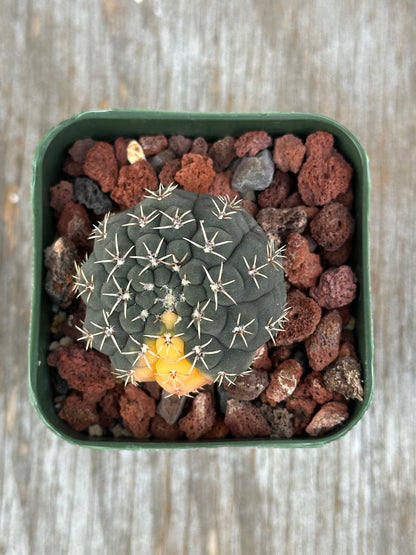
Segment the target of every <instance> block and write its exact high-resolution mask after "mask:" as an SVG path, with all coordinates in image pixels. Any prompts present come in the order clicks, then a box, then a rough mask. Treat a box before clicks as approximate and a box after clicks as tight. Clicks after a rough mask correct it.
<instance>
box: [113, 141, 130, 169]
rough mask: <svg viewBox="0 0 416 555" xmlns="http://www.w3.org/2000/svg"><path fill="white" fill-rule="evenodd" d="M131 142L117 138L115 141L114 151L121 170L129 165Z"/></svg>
mask: <svg viewBox="0 0 416 555" xmlns="http://www.w3.org/2000/svg"><path fill="white" fill-rule="evenodd" d="M130 141H131V139H125V138H124V137H117V139H116V140H115V141H114V151H115V156H116V160H117V164H118V167H119V168H121V167H123V166H128V164H129V161H128V160H127V146H128V144H129V142H130Z"/></svg>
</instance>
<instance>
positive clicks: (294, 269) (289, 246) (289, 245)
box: [284, 233, 322, 291]
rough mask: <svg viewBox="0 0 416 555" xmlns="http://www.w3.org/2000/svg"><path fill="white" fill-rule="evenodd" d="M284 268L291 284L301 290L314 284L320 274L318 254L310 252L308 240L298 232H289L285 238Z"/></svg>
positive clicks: (320, 267)
mask: <svg viewBox="0 0 416 555" xmlns="http://www.w3.org/2000/svg"><path fill="white" fill-rule="evenodd" d="M284 254H285V259H284V269H285V272H286V275H287V278H288V280H289V281H290V283H291V284H292V285H294V286H295V287H298V288H299V289H301V290H302V291H306V289H309V288H310V287H313V286H314V285H316V283H317V280H318V277H319V276H320V275H321V274H322V266H321V261H320V256H319V254H314V253H311V252H310V250H309V244H308V240H307V239H306V238H305V237H302V235H300V233H290V234H289V235H288V236H287V238H286V249H285V253H284Z"/></svg>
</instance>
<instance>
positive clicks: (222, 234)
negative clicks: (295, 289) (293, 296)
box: [75, 186, 286, 395]
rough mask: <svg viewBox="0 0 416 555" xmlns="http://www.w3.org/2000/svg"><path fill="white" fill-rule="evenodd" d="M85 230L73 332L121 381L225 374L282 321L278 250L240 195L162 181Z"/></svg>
mask: <svg viewBox="0 0 416 555" xmlns="http://www.w3.org/2000/svg"><path fill="white" fill-rule="evenodd" d="M92 238H93V239H94V249H93V252H92V253H91V255H90V256H89V258H88V259H86V260H85V262H83V263H82V265H80V266H77V268H76V276H75V278H76V279H75V283H76V288H77V289H78V295H79V296H81V297H82V300H83V301H84V302H85V304H86V315H85V321H84V324H83V327H82V337H81V339H82V340H84V341H85V342H86V346H87V348H91V347H93V348H94V349H97V350H98V351H101V352H102V353H105V354H106V355H108V356H109V357H110V360H111V363H112V365H113V367H114V373H115V374H116V375H117V376H119V377H120V378H123V379H124V380H125V383H127V382H131V383H134V384H138V383H139V382H145V381H153V380H156V381H157V382H158V383H159V384H160V386H161V387H162V388H163V389H165V390H166V391H168V392H169V393H172V394H177V395H186V394H188V393H190V392H192V391H194V390H196V389H198V388H199V387H202V386H203V385H205V384H208V383H211V382H214V381H222V380H223V379H226V380H228V381H230V382H232V381H234V379H235V378H236V376H238V375H239V374H241V373H243V372H246V371H247V370H248V369H249V367H250V364H251V362H252V361H253V358H254V357H255V355H256V351H257V349H258V348H259V347H261V346H262V345H263V344H264V343H265V342H266V341H268V340H269V339H272V340H273V339H274V337H275V335H276V333H277V332H278V331H279V329H280V326H281V323H282V320H283V319H284V307H285V302H286V288H285V284H284V277H283V270H282V265H281V258H282V256H281V252H280V250H279V249H276V248H275V247H274V245H273V243H272V242H270V241H269V240H268V238H267V235H266V234H265V232H264V231H263V230H262V229H261V228H260V227H259V225H258V224H257V222H256V221H255V220H254V219H253V218H252V217H251V216H250V215H249V214H248V213H247V212H246V211H245V210H244V209H243V208H242V207H241V206H240V205H239V201H236V200H231V199H230V198H228V197H214V196H211V195H207V194H197V193H192V192H189V191H184V190H179V189H176V188H175V187H174V186H169V187H167V188H164V187H162V186H160V187H159V189H158V190H157V191H154V192H150V191H149V192H148V194H147V195H146V196H145V197H144V199H143V200H142V201H141V202H140V203H139V204H137V205H136V206H135V207H134V208H133V209H128V210H126V211H124V212H120V213H117V214H111V215H110V214H108V215H107V216H106V217H105V218H104V219H103V221H101V222H100V223H99V224H98V225H97V226H95V227H94V231H93V234H92Z"/></svg>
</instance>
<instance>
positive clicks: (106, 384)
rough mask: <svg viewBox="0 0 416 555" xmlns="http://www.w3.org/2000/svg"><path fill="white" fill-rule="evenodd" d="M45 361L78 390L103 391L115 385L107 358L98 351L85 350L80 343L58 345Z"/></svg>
mask: <svg viewBox="0 0 416 555" xmlns="http://www.w3.org/2000/svg"><path fill="white" fill-rule="evenodd" d="M47 361H48V364H49V365H50V366H56V367H57V369H58V372H59V375H60V376H61V377H62V378H64V380H66V381H67V382H68V384H69V385H70V386H71V387H73V388H74V389H77V390H78V391H84V392H89V393H103V392H105V391H106V390H107V389H111V388H113V387H114V386H115V385H116V381H115V378H114V376H113V374H112V373H111V364H110V360H109V358H108V357H107V356H105V355H103V354H102V353H99V352H98V351H93V350H89V351H86V350H85V349H84V347H83V346H81V345H77V344H74V345H69V346H67V347H58V348H57V349H55V351H52V352H51V353H50V354H49V355H48V358H47Z"/></svg>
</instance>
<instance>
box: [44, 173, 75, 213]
mask: <svg viewBox="0 0 416 555" xmlns="http://www.w3.org/2000/svg"><path fill="white" fill-rule="evenodd" d="M75 201H76V198H75V194H74V186H73V184H72V183H71V182H70V181H64V180H62V181H60V182H59V183H57V184H56V185H53V186H52V187H51V188H50V189H49V205H50V206H51V207H52V208H53V209H54V210H55V211H56V213H57V214H58V215H59V214H60V213H61V212H62V210H63V208H64V206H65V204H67V203H68V202H75Z"/></svg>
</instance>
